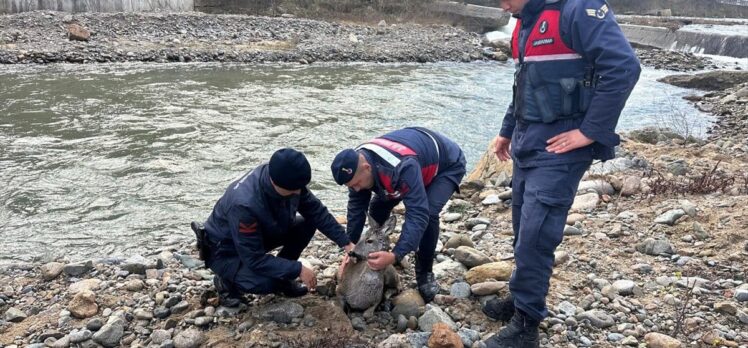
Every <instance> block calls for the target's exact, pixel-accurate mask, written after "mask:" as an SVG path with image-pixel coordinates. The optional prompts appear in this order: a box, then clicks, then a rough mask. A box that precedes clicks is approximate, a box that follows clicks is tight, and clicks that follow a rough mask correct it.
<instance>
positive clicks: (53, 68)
mask: <svg viewBox="0 0 748 348" xmlns="http://www.w3.org/2000/svg"><path fill="white" fill-rule="evenodd" d="M512 71H513V67H512V66H511V65H509V64H505V63H470V64H457V63H440V64H425V65H424V64H412V65H411V64H401V65H381V64H345V65H344V64H314V65H226V64H158V65H154V64H150V65H149V64H113V65H104V64H99V65H67V64H58V65H47V66H38V65H36V66H22V65H16V66H4V67H2V68H1V69H0V105H2V109H3V112H2V114H0V178H3V181H4V182H5V183H4V184H3V185H2V186H0V197H2V201H1V203H2V204H1V205H0V236H2V238H0V251H1V252H0V263H9V262H25V261H32V260H36V261H45V260H51V259H55V258H58V257H67V258H68V259H72V260H75V259H81V258H86V257H99V256H105V255H107V256H116V255H119V256H126V255H131V254H135V253H141V254H143V253H147V252H148V251H149V250H153V249H157V248H159V247H161V246H162V245H164V244H165V243H170V242H173V241H175V240H178V239H184V238H192V232H191V231H190V230H189V222H190V221H191V220H199V219H205V218H206V217H207V216H208V214H209V213H210V210H211V208H212V206H213V204H214V203H215V201H216V199H217V198H218V197H220V195H221V194H222V193H223V190H224V189H225V187H226V186H227V185H228V183H229V182H230V181H232V180H233V179H234V178H236V177H238V176H240V175H242V174H243V173H244V172H245V171H247V170H248V169H250V168H251V167H252V166H254V165H256V164H258V163H260V162H262V161H265V160H267V159H268V158H269V156H270V154H271V153H272V152H273V151H274V150H276V149H278V148H280V147H285V146H292V147H295V148H297V149H300V150H302V151H304V152H305V153H306V154H307V156H308V158H309V160H310V162H311V163H312V167H313V183H312V186H311V188H312V190H313V191H314V192H315V193H316V194H317V195H318V196H319V197H320V198H321V199H322V200H323V202H325V203H326V204H327V205H328V206H329V207H330V209H331V210H332V211H333V212H334V213H335V214H343V213H344V207H345V197H346V196H345V190H344V189H343V188H341V187H339V186H336V185H335V184H334V182H333V181H332V178H331V175H330V170H329V164H330V162H331V160H332V158H333V157H334V155H335V153H336V152H337V151H339V150H340V149H342V148H344V147H352V146H355V145H357V144H358V143H360V142H361V141H364V140H366V139H368V138H370V137H373V136H375V135H378V134H380V133H383V132H385V131H388V130H391V129H395V128H398V127H403V126H407V125H422V126H426V127H429V128H432V129H435V130H438V131H440V132H443V133H445V134H446V135H448V136H449V137H451V138H453V139H455V140H456V141H457V142H458V143H459V144H460V145H461V146H462V147H463V149H464V150H465V153H466V156H467V158H468V163H469V166H471V167H472V166H473V165H474V164H475V162H476V161H477V159H478V158H479V157H480V155H481V154H482V153H483V152H484V151H485V149H486V146H487V143H488V141H489V140H490V139H491V138H492V137H493V136H494V135H495V134H496V133H497V132H498V129H499V127H500V124H501V119H502V116H503V113H504V110H505V108H506V105H507V104H508V102H509V100H510V97H511V78H512ZM666 74H669V72H666V71H655V70H651V69H645V70H644V72H643V75H642V79H641V80H640V83H639V84H638V86H637V87H636V90H635V91H634V93H633V95H632V97H631V99H630V101H629V103H628V105H627V107H626V109H625V110H624V114H623V116H622V118H621V120H620V123H619V128H618V129H619V130H631V129H636V128H641V127H644V126H648V125H667V122H671V121H672V120H673V119H675V120H680V121H678V122H686V123H688V125H689V126H690V127H692V128H693V129H695V131H696V132H697V134H703V133H704V131H705V129H706V127H707V126H708V124H709V122H710V121H711V119H710V117H708V116H706V115H704V114H701V113H699V112H698V111H696V110H695V109H694V108H693V107H692V106H690V105H688V104H687V102H686V101H684V100H683V99H682V98H681V97H682V96H684V95H688V94H693V93H694V92H693V91H689V90H685V89H681V88H677V87H673V86H669V85H665V84H662V83H659V82H656V81H655V79H656V78H658V77H660V76H664V75H666ZM671 115H674V116H675V117H671ZM669 120H671V121H669Z"/></svg>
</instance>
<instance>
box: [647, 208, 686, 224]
mask: <svg viewBox="0 0 748 348" xmlns="http://www.w3.org/2000/svg"><path fill="white" fill-rule="evenodd" d="M683 215H686V212H685V211H683V209H673V210H668V211H666V212H665V213H663V214H662V215H660V216H658V217H657V218H655V221H654V222H655V223H658V224H664V225H669V226H673V225H675V222H676V221H677V220H678V219H679V218H680V217H681V216H683Z"/></svg>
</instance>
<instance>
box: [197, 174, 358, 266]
mask: <svg viewBox="0 0 748 348" xmlns="http://www.w3.org/2000/svg"><path fill="white" fill-rule="evenodd" d="M297 212H298V213H300V214H301V216H303V217H304V219H305V221H308V222H311V223H313V224H314V225H315V226H316V227H317V228H318V229H319V230H320V232H322V233H323V234H324V235H325V236H327V237H328V238H330V239H331V240H333V241H334V242H335V243H336V244H337V245H338V246H340V247H344V246H346V245H348V243H350V240H349V239H348V235H346V234H345V230H344V229H343V227H342V226H341V225H340V224H338V222H337V221H335V218H334V217H333V216H332V215H331V214H330V212H329V211H328V210H327V207H325V206H324V205H323V204H322V202H320V201H319V199H317V197H315V196H314V194H312V193H311V192H310V191H309V190H308V189H307V188H304V189H302V191H301V194H299V195H291V196H289V197H283V196H281V195H279V194H278V193H277V192H276V191H275V189H274V188H273V185H272V183H271V181H270V174H269V173H268V166H267V164H263V165H260V166H259V167H257V168H255V169H254V170H252V171H250V172H249V173H247V174H245V175H244V176H243V177H241V178H240V179H238V180H236V181H234V182H232V183H231V185H229V187H228V189H226V193H224V194H223V196H222V197H221V198H220V199H219V200H218V202H217V203H216V205H215V207H214V208H213V213H211V214H210V217H209V218H208V221H206V222H205V229H206V231H207V233H208V239H209V243H210V244H212V247H213V248H214V249H216V250H213V253H212V255H213V257H222V256H224V257H232V256H236V255H238V256H239V258H240V260H241V266H244V267H249V268H250V269H251V270H252V271H253V272H255V273H257V274H260V275H264V276H267V277H271V278H277V279H286V280H292V279H296V277H298V276H299V274H300V273H301V263H300V262H298V261H294V260H286V259H283V258H280V257H275V256H273V255H270V254H268V252H269V251H270V250H265V248H264V246H263V238H265V237H266V236H270V235H276V234H277V235H284V236H285V235H287V233H288V230H289V228H290V227H291V225H292V224H293V221H294V218H295V217H296V213H297ZM287 238H293V236H291V235H288V236H287ZM229 267H233V268H234V269H233V270H227V271H228V272H227V273H224V274H236V271H237V270H238V269H239V267H240V265H239V264H236V265H231V266H229Z"/></svg>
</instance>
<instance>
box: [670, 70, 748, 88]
mask: <svg viewBox="0 0 748 348" xmlns="http://www.w3.org/2000/svg"><path fill="white" fill-rule="evenodd" d="M657 81H660V82H664V83H668V84H671V85H674V86H678V87H685V88H696V89H702V90H706V91H715V90H718V91H721V90H724V89H727V88H730V87H733V86H737V85H740V84H742V83H745V82H748V71H727V70H717V71H709V72H705V73H699V74H687V75H668V76H665V77H662V78H659V79H657Z"/></svg>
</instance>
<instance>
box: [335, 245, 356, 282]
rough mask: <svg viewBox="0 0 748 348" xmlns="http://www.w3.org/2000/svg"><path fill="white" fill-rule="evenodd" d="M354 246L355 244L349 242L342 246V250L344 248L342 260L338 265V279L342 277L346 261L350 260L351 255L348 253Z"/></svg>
mask: <svg viewBox="0 0 748 348" xmlns="http://www.w3.org/2000/svg"><path fill="white" fill-rule="evenodd" d="M355 246H356V245H355V244H353V243H349V244H348V245H346V246H345V247H343V250H344V252H343V261H342V262H341V263H340V267H338V279H342V278H343V273H344V272H345V266H347V265H348V263H349V262H351V257H350V256H349V254H348V253H350V252H351V250H353V248H354V247H355ZM354 262H355V260H354Z"/></svg>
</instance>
